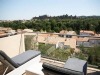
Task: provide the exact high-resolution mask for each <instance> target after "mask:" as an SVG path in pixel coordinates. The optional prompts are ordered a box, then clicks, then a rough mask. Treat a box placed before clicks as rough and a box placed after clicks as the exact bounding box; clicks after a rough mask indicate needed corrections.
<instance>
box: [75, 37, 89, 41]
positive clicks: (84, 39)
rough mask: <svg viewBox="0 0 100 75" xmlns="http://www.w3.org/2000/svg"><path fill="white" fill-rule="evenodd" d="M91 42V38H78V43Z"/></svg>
mask: <svg viewBox="0 0 100 75" xmlns="http://www.w3.org/2000/svg"><path fill="white" fill-rule="evenodd" d="M88 40H89V38H77V41H84V42H85V41H88Z"/></svg>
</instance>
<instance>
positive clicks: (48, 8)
mask: <svg viewBox="0 0 100 75" xmlns="http://www.w3.org/2000/svg"><path fill="white" fill-rule="evenodd" d="M65 14H68V15H73V16H74V15H77V16H91V15H97V16H100V0H0V20H23V19H24V20H29V19H31V18H32V17H35V16H41V15H49V16H58V15H65Z"/></svg>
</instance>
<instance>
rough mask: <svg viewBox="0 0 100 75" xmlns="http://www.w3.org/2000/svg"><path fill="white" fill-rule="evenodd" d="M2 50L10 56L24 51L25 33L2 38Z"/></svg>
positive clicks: (0, 40) (0, 47) (0, 43)
mask: <svg viewBox="0 0 100 75" xmlns="http://www.w3.org/2000/svg"><path fill="white" fill-rule="evenodd" d="M0 50H3V51H4V52H5V53H7V55H8V56H10V57H14V56H16V55H18V54H20V53H22V52H24V51H25V44H24V35H23V34H22V35H21V34H18V35H13V36H8V37H4V38H0Z"/></svg>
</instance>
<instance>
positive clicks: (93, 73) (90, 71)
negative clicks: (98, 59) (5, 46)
mask: <svg viewBox="0 0 100 75" xmlns="http://www.w3.org/2000/svg"><path fill="white" fill-rule="evenodd" d="M44 62H46V63H49V64H53V65H56V66H60V67H63V66H64V64H65V63H64V62H60V61H55V60H51V59H47V58H41V61H40V63H44ZM4 69H5V65H2V64H1V63H0V75H2V73H3V72H4ZM23 75H26V73H24V74H23ZM29 75H31V74H29ZM87 75H100V70H98V69H94V68H90V67H88V68H87Z"/></svg>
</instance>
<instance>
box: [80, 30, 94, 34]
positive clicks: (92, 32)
mask: <svg viewBox="0 0 100 75" xmlns="http://www.w3.org/2000/svg"><path fill="white" fill-rule="evenodd" d="M81 32H84V33H89V34H95V33H94V31H88V30H81V31H80V33H81Z"/></svg>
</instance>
